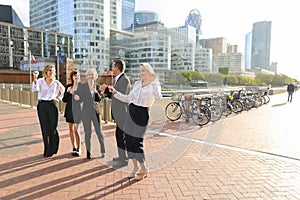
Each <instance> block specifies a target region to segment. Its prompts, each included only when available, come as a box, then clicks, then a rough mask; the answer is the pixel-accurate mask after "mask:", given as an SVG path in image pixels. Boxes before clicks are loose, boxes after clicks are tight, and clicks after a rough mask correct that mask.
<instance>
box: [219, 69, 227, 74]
mask: <svg viewBox="0 0 300 200" xmlns="http://www.w3.org/2000/svg"><path fill="white" fill-rule="evenodd" d="M219 73H220V74H224V75H228V74H229V67H220V68H219Z"/></svg>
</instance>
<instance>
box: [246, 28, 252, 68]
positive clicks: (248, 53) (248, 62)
mask: <svg viewBox="0 0 300 200" xmlns="http://www.w3.org/2000/svg"><path fill="white" fill-rule="evenodd" d="M251 44H252V32H249V33H247V34H246V36H245V69H247V70H249V69H251Z"/></svg>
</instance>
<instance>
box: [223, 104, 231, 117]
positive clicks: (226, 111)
mask: <svg viewBox="0 0 300 200" xmlns="http://www.w3.org/2000/svg"><path fill="white" fill-rule="evenodd" d="M232 109H233V108H232V105H231V104H230V103H229V102H227V103H226V105H224V107H223V115H224V116H225V117H227V116H228V115H230V114H231V113H232Z"/></svg>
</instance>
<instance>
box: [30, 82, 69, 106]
mask: <svg viewBox="0 0 300 200" xmlns="http://www.w3.org/2000/svg"><path fill="white" fill-rule="evenodd" d="M31 87H32V90H33V91H38V100H46V101H50V100H54V99H56V98H58V99H59V100H62V98H63V96H64V92H65V87H64V86H63V85H62V84H61V83H60V82H59V81H58V80H55V79H54V80H52V82H51V84H50V85H49V86H48V85H47V83H46V81H45V78H39V79H38V80H37V81H36V84H34V82H32V86H31Z"/></svg>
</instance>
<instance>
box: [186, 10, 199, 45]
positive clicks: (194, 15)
mask: <svg viewBox="0 0 300 200" xmlns="http://www.w3.org/2000/svg"><path fill="white" fill-rule="evenodd" d="M201 24H202V17H201V14H200V12H199V10H197V9H193V10H191V11H190V13H189V15H188V16H187V18H186V20H185V25H190V26H192V27H195V28H196V43H197V44H199V40H200V35H201V34H202V31H201Z"/></svg>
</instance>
